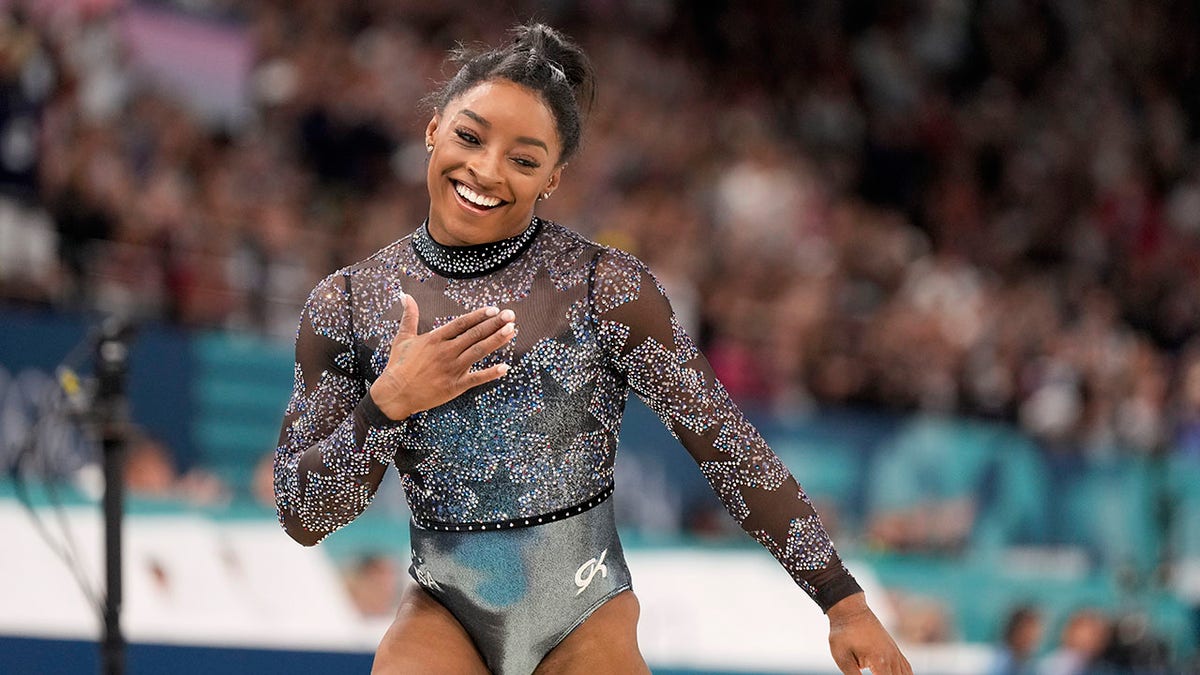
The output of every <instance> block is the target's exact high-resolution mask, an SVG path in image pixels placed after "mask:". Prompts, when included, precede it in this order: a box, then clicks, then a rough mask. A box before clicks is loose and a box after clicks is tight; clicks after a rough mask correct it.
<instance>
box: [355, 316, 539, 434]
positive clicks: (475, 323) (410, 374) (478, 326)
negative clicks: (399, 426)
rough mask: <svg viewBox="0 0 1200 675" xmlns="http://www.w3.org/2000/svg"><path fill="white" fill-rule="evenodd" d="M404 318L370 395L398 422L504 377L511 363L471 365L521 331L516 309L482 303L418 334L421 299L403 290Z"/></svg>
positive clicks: (381, 408) (382, 409)
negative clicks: (474, 367) (488, 365)
mask: <svg viewBox="0 0 1200 675" xmlns="http://www.w3.org/2000/svg"><path fill="white" fill-rule="evenodd" d="M402 302H403V303H404V316H403V317H401V319H400V328H399V329H398V330H397V331H396V336H395V337H394V338H392V348H391V353H390V354H389V356H388V362H387V366H386V367H385V368H384V369H383V372H382V373H381V374H380V375H379V378H378V379H376V380H375V382H374V383H373V384H372V385H371V392H370V394H371V399H372V400H374V401H375V405H377V406H379V409H380V410H381V411H383V414H385V415H387V416H388V417H389V418H390V419H393V420H402V419H404V418H406V417H408V416H409V415H412V414H413V413H417V412H420V411H422V410H428V409H430V408H434V407H436V406H439V405H441V404H443V403H445V402H447V401H449V400H451V399H453V398H456V397H457V396H458V395H459V394H462V393H463V392H465V391H466V390H468V389H470V388H472V387H477V386H479V385H481V384H483V383H485V382H490V381H492V380H495V379H497V378H500V377H503V376H504V374H505V373H507V372H508V364H506V363H500V364H497V365H494V366H491V367H488V368H483V369H481V370H476V371H472V370H471V366H472V365H473V364H475V363H476V362H477V361H479V360H480V359H482V358H483V357H485V356H487V355H488V354H491V353H492V352H494V351H496V350H497V349H499V348H501V347H503V346H504V345H505V344H507V343H508V341H509V340H511V339H512V338H513V335H515V334H516V326H515V325H514V324H513V321H515V320H516V318H517V317H516V315H515V314H514V313H513V311H512V310H511V309H506V310H503V311H501V310H500V309H499V308H497V307H481V308H479V309H477V310H475V311H473V312H469V313H467V314H463V315H462V316H460V317H458V318H456V319H454V320H453V321H451V322H450V323H447V324H445V325H442V326H439V327H437V328H434V329H433V330H431V331H429V332H428V333H423V334H420V335H418V334H417V319H418V317H419V316H420V314H419V311H418V309H417V301H416V300H414V299H413V297H412V296H411V295H408V294H407V293H405V294H404V297H403V298H402Z"/></svg>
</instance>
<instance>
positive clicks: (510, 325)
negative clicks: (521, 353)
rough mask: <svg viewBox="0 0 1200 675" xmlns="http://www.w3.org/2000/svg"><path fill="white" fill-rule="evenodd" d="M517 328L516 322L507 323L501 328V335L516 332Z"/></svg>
mask: <svg viewBox="0 0 1200 675" xmlns="http://www.w3.org/2000/svg"><path fill="white" fill-rule="evenodd" d="M515 330H517V325H516V324H513V323H506V324H504V327H503V328H501V329H500V334H501V335H508V334H509V333H512V332H514V331H515Z"/></svg>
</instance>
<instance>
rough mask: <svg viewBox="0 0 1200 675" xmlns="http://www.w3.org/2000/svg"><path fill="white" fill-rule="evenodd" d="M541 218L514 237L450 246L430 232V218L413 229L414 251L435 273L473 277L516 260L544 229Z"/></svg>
mask: <svg viewBox="0 0 1200 675" xmlns="http://www.w3.org/2000/svg"><path fill="white" fill-rule="evenodd" d="M541 226H542V221H541V219H540V218H538V217H537V216H534V217H533V220H531V221H530V222H529V227H527V228H525V230H524V231H523V232H521V233H520V234H518V235H517V236H515V237H510V238H508V239H501V240H500V241H492V242H488V243H486V244H474V245H471V246H447V245H445V244H439V243H438V242H437V241H435V240H434V238H433V237H432V236H431V235H430V234H429V221H428V220H426V221H425V222H423V223H421V227H420V228H418V229H417V231H416V232H415V233H413V238H412V245H413V251H414V252H415V253H416V254H417V257H418V258H420V259H421V262H423V263H425V265H426V266H427V267H428V268H429V269H431V270H433V271H434V272H435V273H437V274H439V275H441V276H443V277H447V278H450V279H471V278H474V277H481V276H484V275H486V274H491V273H492V272H495V271H496V270H498V269H500V268H502V267H504V266H505V265H507V264H509V263H511V262H512V261H514V260H516V259H517V258H518V257H520V255H521V254H522V253H524V252H525V249H527V248H529V245H530V244H532V243H533V240H534V239H535V238H536V237H537V233H538V231H539V230H541Z"/></svg>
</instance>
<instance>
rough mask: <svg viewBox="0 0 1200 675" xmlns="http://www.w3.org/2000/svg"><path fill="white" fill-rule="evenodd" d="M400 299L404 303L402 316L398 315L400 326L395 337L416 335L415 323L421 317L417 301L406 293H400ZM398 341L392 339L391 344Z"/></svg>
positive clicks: (401, 337) (402, 337)
mask: <svg viewBox="0 0 1200 675" xmlns="http://www.w3.org/2000/svg"><path fill="white" fill-rule="evenodd" d="M400 301H401V302H403V303H404V316H401V317H400V328H399V329H398V330H397V331H396V337H397V338H400V339H404V338H411V337H416V336H417V323H418V321H419V320H420V318H421V312H420V310H419V309H418V308H417V301H416V300H415V299H414V298H413V296H411V295H409V294H408V293H404V294H403V295H401V296H400ZM398 341H399V340H393V344H394V343H395V342H398Z"/></svg>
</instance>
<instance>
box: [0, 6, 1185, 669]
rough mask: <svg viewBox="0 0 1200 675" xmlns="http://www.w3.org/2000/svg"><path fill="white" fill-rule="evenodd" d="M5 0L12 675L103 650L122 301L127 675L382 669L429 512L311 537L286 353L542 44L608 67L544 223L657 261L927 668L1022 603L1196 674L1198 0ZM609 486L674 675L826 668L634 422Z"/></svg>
mask: <svg viewBox="0 0 1200 675" xmlns="http://www.w3.org/2000/svg"><path fill="white" fill-rule="evenodd" d="M0 7H3V13H2V15H0V92H2V94H0V192H2V194H0V467H2V468H3V469H4V474H3V475H4V478H2V479H0V535H2V536H3V545H2V546H0V598H3V600H0V672H3V673H10V672H11V673H47V672H56V673H57V672H63V673H75V672H95V671H96V670H97V669H98V667H99V666H98V663H99V658H98V654H97V650H96V647H95V643H94V641H95V640H96V639H97V636H98V635H99V630H100V628H99V626H100V621H99V619H98V616H97V613H96V610H95V601H96V599H97V598H96V593H97V591H98V589H99V584H100V581H101V580H102V579H103V574H102V565H101V561H102V550H101V523H100V514H99V508H98V506H97V500H98V498H99V494H100V470H99V468H98V464H97V461H98V449H97V445H96V442H95V439H94V430H92V429H91V428H90V427H89V425H88V424H87V421H86V420H87V415H86V412H87V410H86V409H87V407H88V405H87V404H88V401H87V398H88V397H87V396H86V391H85V395H82V396H75V397H68V396H66V395H65V394H64V393H63V391H62V387H61V386H60V381H59V378H58V377H57V376H56V372H61V371H60V370H59V368H60V367H61V366H63V365H66V366H68V367H69V368H71V369H73V370H75V371H78V372H80V373H81V374H82V375H83V376H84V377H85V379H86V377H87V375H88V373H89V371H90V369H91V350H90V341H91V337H90V336H91V335H92V334H93V332H94V329H95V327H96V326H97V325H98V323H99V321H100V319H101V318H102V317H105V316H121V317H127V318H129V319H131V320H132V321H133V323H134V325H135V334H134V338H133V343H132V344H133V352H132V357H131V377H130V398H131V411H132V416H133V419H134V420H135V422H136V427H135V430H134V431H135V433H134V434H133V435H132V436H131V438H130V439H129V445H128V452H129V457H128V460H129V467H128V471H127V473H126V477H125V478H126V485H127V487H128V489H129V490H130V493H131V496H130V503H129V505H128V514H129V515H128V518H127V521H126V526H125V532H126V557H125V563H126V571H125V580H126V581H125V586H126V603H125V607H124V610H125V611H124V616H123V619H124V624H125V628H126V631H127V636H128V638H129V639H130V641H131V643H132V644H131V646H130V649H129V672H131V673H191V672H197V673H199V672H225V673H236V672H247V673H249V672H255V673H258V672H329V671H339V672H366V670H367V669H368V667H369V663H370V652H371V650H372V649H373V647H374V645H375V643H376V641H377V640H378V638H379V636H380V635H381V634H382V632H383V630H384V628H386V625H387V623H388V621H389V620H390V615H391V612H392V611H393V610H394V607H395V601H396V598H397V594H398V592H399V590H400V588H401V587H402V586H403V584H405V583H408V582H407V581H406V580H407V575H406V573H405V571H404V570H405V566H406V565H407V560H406V555H407V533H406V529H405V526H404V522H405V520H404V519H405V510H404V506H403V499H402V497H401V495H400V494H399V491H398V486H397V481H396V480H395V477H394V475H393V476H390V477H389V480H388V481H387V482H385V485H384V487H383V488H382V489H381V492H380V494H379V496H378V497H377V499H376V501H375V503H374V504H373V505H372V507H371V508H370V510H369V511H368V512H367V513H366V514H364V516H363V517H362V518H361V519H360V520H359V521H358V522H356V523H354V524H352V525H351V526H349V527H347V528H346V529H345V530H343V531H341V532H339V533H337V534H335V535H334V536H332V537H331V538H330V539H329V540H327V541H326V542H325V543H323V544H322V545H321V546H320V547H317V548H316V549H303V548H301V547H299V546H297V545H295V544H294V543H293V542H291V541H290V540H289V539H288V538H287V537H286V536H285V535H284V534H283V532H282V530H280V529H279V528H278V526H277V524H276V523H275V521H274V514H273V510H272V507H271V506H270V497H269V491H270V489H269V470H267V469H266V467H267V463H268V462H269V457H270V455H271V452H272V450H273V444H274V440H275V436H276V434H277V432H278V423H279V419H280V416H281V412H282V408H283V405H284V402H285V400H286V398H287V395H288V392H289V389H290V386H291V380H292V364H291V353H290V343H289V340H290V337H291V336H292V335H293V334H294V330H295V324H296V319H297V316H298V312H299V304H300V303H301V302H302V301H303V299H304V297H305V296H306V295H307V293H308V291H309V289H311V288H312V286H313V284H314V283H315V282H316V281H317V280H318V279H319V278H321V277H322V276H324V275H325V274H326V273H328V272H329V271H331V270H333V269H336V268H337V267H339V266H341V265H343V264H346V263H349V262H352V261H354V260H357V259H360V258H362V257H364V256H366V255H368V254H370V253H371V252H373V251H375V250H376V249H378V248H379V247H381V246H382V245H384V244H386V243H388V242H390V241H392V240H394V239H396V238H398V237H400V236H403V235H404V234H407V233H408V232H410V231H411V230H412V229H414V228H415V227H416V226H417V225H418V224H419V223H420V222H421V220H422V218H423V216H424V210H425V208H426V198H425V192H424V183H423V175H424V173H423V171H424V166H423V158H424V150H423V147H422V146H423V141H422V137H421V133H422V130H423V128H424V124H425V122H426V121H427V119H428V115H429V111H428V109H427V108H425V107H424V106H423V105H422V103H421V99H422V97H423V96H424V95H425V94H426V93H428V92H429V91H430V90H431V88H432V87H433V86H434V84H435V83H436V82H438V81H440V80H442V79H444V78H445V77H448V76H449V75H450V74H451V72H450V71H449V70H448V69H447V68H445V67H444V66H443V63H444V61H443V57H444V55H445V53H446V51H447V50H448V49H450V48H452V47H454V45H455V44H456V43H458V42H465V43H472V42H477V41H478V42H485V43H494V42H496V41H497V40H499V39H501V38H502V37H503V33H504V30H505V28H506V27H508V26H510V25H512V24H514V23H516V22H519V21H525V20H528V19H531V18H532V19H538V20H542V21H545V22H547V23H550V24H552V25H554V26H556V27H558V28H560V29H562V30H564V31H566V32H567V33H569V34H570V35H572V36H574V37H575V38H576V39H577V40H578V41H579V42H580V43H582V44H583V45H584V47H585V48H586V49H587V50H588V51H589V53H590V55H591V56H592V58H593V60H594V62H595V65H596V67H597V70H598V73H599V98H598V101H597V106H596V108H595V110H594V112H593V115H592V117H591V122H590V126H589V127H588V130H587V135H586V136H585V139H584V146H583V149H582V151H581V153H580V156H579V157H578V158H577V159H576V160H575V161H573V162H572V163H571V165H570V166H569V167H568V169H567V171H566V173H565V174H564V181H563V186H562V189H561V190H559V191H558V192H556V193H555V195H554V198H553V199H552V200H550V201H549V202H547V203H546V204H544V205H543V206H542V207H539V208H542V209H543V213H544V215H546V216H548V217H551V218H554V219H557V220H560V221H561V222H564V223H566V224H569V225H571V226H573V227H575V228H576V229H578V230H580V231H582V232H583V233H585V234H586V235H587V236H589V237H591V238H593V239H595V240H597V241H600V242H603V243H606V244H610V245H614V246H618V247H621V248H623V249H626V250H629V251H631V252H632V253H634V254H636V255H638V256H639V257H641V258H642V259H644V260H645V261H646V262H647V263H649V264H650V266H651V268H652V269H653V270H654V271H655V273H656V275H657V276H658V277H659V278H660V280H661V281H662V282H663V284H664V285H665V286H666V287H667V289H668V290H669V293H670V295H671V297H672V299H673V301H674V305H675V309H676V311H677V313H678V314H679V316H680V318H681V320H682V322H683V323H684V324H685V326H687V328H688V329H689V330H690V331H691V332H692V334H693V335H695V336H696V337H697V338H698V340H699V342H700V343H701V345H702V347H703V349H704V350H705V352H706V353H707V354H708V356H709V358H710V359H711V361H712V362H713V365H714V368H715V369H716V370H717V372H718V373H719V375H720V376H721V377H722V379H723V381H724V383H725V384H726V386H727V388H728V389H729V390H730V392H731V394H732V395H733V397H734V398H735V400H737V401H738V402H739V403H740V404H741V405H743V406H744V408H745V409H746V410H747V411H748V413H749V414H750V415H751V417H752V419H753V420H754V421H755V423H756V424H757V425H758V426H759V428H760V430H761V431H762V432H763V433H764V435H765V436H766V438H767V439H768V440H769V441H770V442H771V444H772V447H773V448H774V449H775V450H776V451H777V452H778V453H779V454H780V456H781V457H783V459H784V460H785V462H786V463H787V464H788V466H789V467H790V468H791V469H792V470H793V472H794V473H795V474H796V475H797V477H798V478H799V480H800V482H801V483H802V484H803V485H804V486H805V487H806V489H807V490H808V492H809V493H810V494H811V495H812V496H813V497H814V499H815V500H817V501H818V502H819V506H820V508H821V511H822V513H823V514H824V516H825V519H826V523H827V525H828V526H829V528H830V530H831V532H832V533H833V535H834V537H835V540H836V541H837V543H838V545H839V548H840V550H841V551H842V552H843V555H844V557H846V558H847V559H848V560H849V564H850V566H851V568H852V570H853V571H855V572H856V574H857V575H858V576H859V577H860V578H861V579H862V580H863V582H864V585H865V586H866V587H867V589H868V593H869V596H870V598H871V601H872V604H873V605H874V606H875V607H876V608H877V610H878V611H879V613H880V614H881V616H882V618H883V619H884V620H885V622H886V623H887V624H888V626H889V627H890V628H891V630H892V631H893V633H894V634H895V635H896V636H897V637H898V639H899V640H900V641H901V642H902V643H903V644H904V646H905V649H906V652H907V653H908V654H909V656H910V658H911V660H912V661H913V663H914V666H915V669H916V671H917V672H921V673H983V672H988V669H989V667H990V664H991V663H992V661H993V659H994V658H995V655H996V651H997V649H998V648H999V647H1000V646H1001V632H1002V628H1003V626H1004V624H1005V622H1006V620H1007V619H1008V617H1009V616H1010V614H1011V613H1012V612H1013V611H1014V610H1015V609H1017V608H1018V607H1022V606H1026V607H1031V608H1033V609H1034V610H1035V612H1036V614H1037V615H1038V616H1040V617H1041V632H1040V634H1039V636H1038V638H1037V644H1038V646H1037V652H1038V658H1039V659H1040V660H1042V661H1043V662H1045V663H1046V664H1047V667H1051V666H1052V665H1053V664H1056V663H1061V659H1062V657H1063V656H1064V655H1065V654H1066V651H1064V650H1071V649H1076V650H1083V651H1084V652H1086V654H1085V656H1087V657H1088V658H1090V659H1091V661H1090V665H1089V666H1087V669H1088V670H1089V671H1090V672H1191V671H1195V670H1196V669H1197V667H1198V666H1197V657H1196V649H1197V643H1198V642H1200V639H1198V631H1200V627H1198V626H1200V494H1198V492H1197V490H1196V486H1197V485H1200V342H1197V340H1196V338H1195V336H1196V333H1197V328H1200V274H1197V272H1198V271H1200V270H1198V268H1200V163H1198V159H1200V156H1198V153H1197V147H1198V146H1197V137H1198V133H1200V35H1198V32H1200V31H1198V29H1197V26H1200V12H1198V10H1197V8H1196V5H1195V4H1194V3H1191V2H1167V1H1163V2H1134V1H1133V0H1098V1H1095V2H1092V1H1089V0H1062V1H1057V2H1055V1H1050V0H1045V1H1038V0H981V1H979V2H971V1H968V0H909V1H905V2H882V1H880V2H871V1H868V0H861V1H853V0H845V1H843V2H834V1H822V2H811V3H793V2H783V1H782V0H772V1H768V2H756V3H734V2H729V3H726V2H711V3H691V2H670V1H668V0H609V1H590V2H573V1H571V0H559V1H556V2H548V3H540V4H539V3H532V2H518V3H510V4H504V3H481V2H458V1H454V2H438V3H431V2H426V1H423V0H363V1H361V2H328V1H327V0H296V1H291V0H289V1H284V0H275V1H264V2H235V1H233V0H226V1H221V0H175V1H171V2H167V1H161V2H149V1H139V2H133V1H131V0H29V1H26V2H20V1H16V0H8V1H6V2H0ZM617 470H618V474H619V477H618V491H617V506H618V509H619V512H620V514H621V522H622V528H623V538H624V540H625V542H626V544H627V548H628V549H629V558H630V565H631V567H632V569H633V573H634V580H635V584H636V587H637V590H638V592H639V596H640V597H641V598H642V602H643V618H642V626H641V641H642V646H643V649H644V651H645V654H646V656H647V659H648V660H649V661H650V662H651V665H652V667H653V668H654V670H655V672H656V673H717V672H729V673H734V672H736V673H783V672H789V673H793V672H803V673H830V672H835V669H834V667H833V664H832V661H831V660H830V658H829V657H828V655H827V648H826V645H825V624H824V619H823V617H822V616H821V615H820V613H819V611H818V610H817V609H816V608H815V606H813V605H812V603H811V602H810V601H809V600H808V599H807V598H806V597H805V596H804V595H803V593H801V592H800V591H799V590H798V589H795V588H794V586H793V585H792V584H791V582H790V580H789V579H788V578H787V576H786V574H785V573H784V572H783V571H782V570H781V569H779V568H778V566H777V565H776V564H775V562H774V561H773V560H772V559H771V558H770V556H768V555H767V554H766V553H765V552H763V551H761V549H759V548H758V547H757V545H756V544H754V543H753V542H752V541H751V540H750V539H749V538H747V537H746V536H745V535H744V534H742V533H741V532H740V530H737V528H736V526H735V525H734V523H733V521H732V520H730V519H729V518H728V517H727V516H726V515H725V514H724V513H723V511H722V510H721V507H720V504H719V502H717V501H716V499H715V498H714V497H713V496H712V495H711V493H710V491H709V489H708V487H707V485H706V484H705V483H704V481H703V479H702V477H701V475H700V473H699V471H698V470H697V469H696V468H695V466H694V465H693V464H692V463H691V460H690V459H689V458H688V457H687V455H686V453H684V452H683V451H682V449H681V448H680V447H679V446H678V445H677V444H676V443H675V442H674V441H673V440H672V439H671V438H670V436H669V435H668V434H667V433H666V432H665V431H664V430H663V428H662V426H661V425H660V424H659V423H658V421H657V419H656V418H655V417H654V416H653V415H652V414H651V413H649V412H648V411H647V410H646V409H645V408H643V407H641V405H640V404H639V403H637V402H636V401H632V402H631V405H630V411H629V413H628V415H627V418H626V426H625V430H624V432H623V435H622V440H621V449H620V452H619V459H618V464H617ZM77 577H79V578H82V579H84V582H83V583H82V584H79V583H77V581H76V579H77ZM81 585H82V586H83V587H85V588H86V589H89V590H86V591H85V590H83V589H81ZM89 593H90V594H91V595H90V596H89ZM1072 618H1073V619H1074V620H1071V619H1072ZM1068 624H1069V625H1071V626H1072V627H1073V628H1072V630H1065V631H1064V630H1063V629H1064V627H1065V626H1067V625H1068ZM1080 626H1083V628H1080ZM1081 632H1082V634H1083V635H1082V637H1081ZM1048 672H1050V671H1048ZM1052 672H1066V671H1057V670H1055V671H1052Z"/></svg>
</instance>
